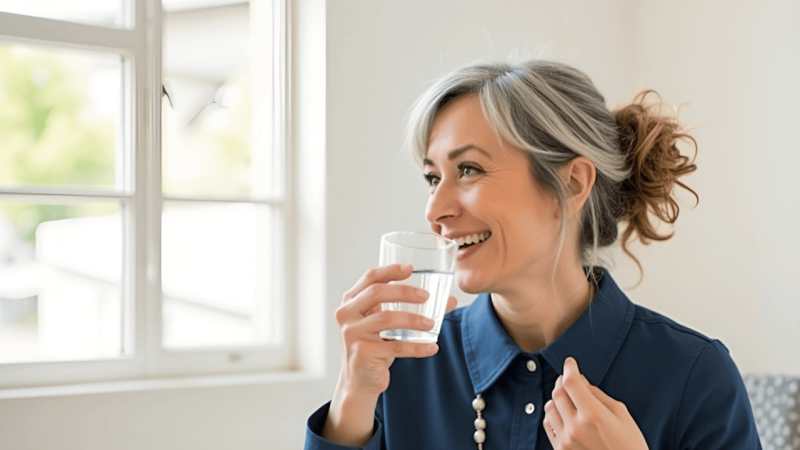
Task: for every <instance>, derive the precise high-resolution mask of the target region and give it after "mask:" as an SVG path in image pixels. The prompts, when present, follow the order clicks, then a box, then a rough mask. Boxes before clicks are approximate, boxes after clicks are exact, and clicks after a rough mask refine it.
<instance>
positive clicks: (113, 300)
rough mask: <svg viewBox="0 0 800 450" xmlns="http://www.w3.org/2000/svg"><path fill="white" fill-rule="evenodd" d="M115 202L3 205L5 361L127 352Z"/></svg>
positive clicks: (0, 273) (0, 278)
mask: <svg viewBox="0 0 800 450" xmlns="http://www.w3.org/2000/svg"><path fill="white" fill-rule="evenodd" d="M122 298H123V296H122V219H121V207H120V205H119V204H118V203H116V202H102V203H100V202H97V203H85V204H79V205H41V204H26V203H7V202H0V363H7V362H32V361H66V360H77V359H98V358H113V357H118V356H120V355H122V354H123V353H124V352H125V349H124V347H125V345H124V342H125V341H124V339H123V317H124V315H123V308H122V305H123V302H122Z"/></svg>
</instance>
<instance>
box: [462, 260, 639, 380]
mask: <svg viewBox="0 0 800 450" xmlns="http://www.w3.org/2000/svg"><path fill="white" fill-rule="evenodd" d="M599 275H600V281H599V283H598V287H599V290H598V293H597V296H595V299H594V301H592V303H591V304H590V305H589V308H587V309H586V311H584V312H583V314H582V315H581V316H580V317H579V318H578V320H577V321H576V322H575V323H574V324H573V325H572V326H571V327H570V328H569V329H567V331H565V332H564V334H562V335H561V336H560V337H559V338H558V339H556V340H555V341H553V342H552V343H551V344H550V345H548V346H547V347H545V348H543V349H542V350H541V351H539V354H540V355H541V356H542V357H544V358H545V360H547V362H548V364H550V365H551V366H552V367H553V368H554V369H555V370H556V371H557V372H558V373H559V374H561V373H562V371H563V370H564V360H565V359H566V358H567V357H569V356H572V357H573V358H575V360H576V361H577V362H578V367H579V368H580V370H581V373H583V374H584V375H585V376H586V378H587V379H588V380H589V382H590V383H592V384H593V385H595V386H597V385H599V384H600V382H601V381H602V379H603V377H604V376H605V374H606V372H607V371H608V368H609V366H610V365H611V362H612V361H613V360H614V358H615V356H616V354H617V352H618V351H619V348H620V347H621V346H622V342H623V341H624V340H625V336H627V334H628V330H629V329H630V325H631V322H632V320H633V310H634V307H633V304H632V303H631V302H630V300H628V298H627V297H626V296H625V294H624V293H623V292H622V290H620V288H619V286H617V283H616V282H615V281H614V279H613V278H611V276H610V275H609V273H608V271H606V270H605V269H602V271H601V273H600V274H599ZM461 328H462V335H463V336H464V356H465V358H466V362H467V368H468V369H469V376H470V378H471V380H472V385H473V387H474V389H475V394H477V393H479V392H484V391H485V390H486V389H487V388H489V386H491V385H492V384H493V383H494V382H495V380H497V378H498V377H499V376H500V375H501V374H502V373H503V372H504V371H505V370H506V368H507V367H508V365H509V363H511V361H512V360H513V359H514V358H515V357H516V356H517V355H519V354H520V353H523V351H522V349H520V348H519V346H518V345H517V344H516V343H515V342H514V341H513V340H512V339H511V337H509V335H508V333H506V331H505V329H504V328H503V325H502V324H501V323H500V320H499V319H498V317H497V313H496V312H495V310H494V306H493V305H492V301H491V296H490V295H489V294H481V295H479V296H478V298H476V299H475V301H474V302H473V303H472V304H471V305H469V306H468V307H467V308H466V310H465V311H464V316H463V320H462V323H461Z"/></svg>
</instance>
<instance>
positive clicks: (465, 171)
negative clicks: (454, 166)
mask: <svg viewBox="0 0 800 450" xmlns="http://www.w3.org/2000/svg"><path fill="white" fill-rule="evenodd" d="M458 169H459V172H460V173H461V176H462V177H467V176H470V175H475V174H477V173H480V172H481V170H480V169H478V168H477V167H473V166H466V165H460V166H458Z"/></svg>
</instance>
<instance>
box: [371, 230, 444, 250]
mask: <svg viewBox="0 0 800 450" xmlns="http://www.w3.org/2000/svg"><path fill="white" fill-rule="evenodd" d="M409 234H416V235H420V236H432V237H435V238H438V239H441V240H443V241H445V242H446V243H447V244H446V245H444V246H442V247H416V246H413V245H403V244H398V243H396V242H392V241H390V240H389V239H388V238H389V237H391V236H399V235H409ZM381 242H386V243H387V244H389V245H392V246H395V247H405V248H413V249H415V250H431V251H441V250H445V251H449V250H450V249H451V247H454V246H455V247H456V248H458V243H457V242H456V241H454V240H452V239H448V238H446V237H444V236H441V235H438V234H436V233H430V232H425V231H392V232H389V233H385V234H383V235H382V236H381Z"/></svg>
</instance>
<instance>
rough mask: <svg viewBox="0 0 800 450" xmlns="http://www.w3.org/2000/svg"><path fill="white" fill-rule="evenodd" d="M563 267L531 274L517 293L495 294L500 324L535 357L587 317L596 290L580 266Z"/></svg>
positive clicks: (568, 265) (515, 288)
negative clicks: (583, 317) (586, 311)
mask: <svg viewBox="0 0 800 450" xmlns="http://www.w3.org/2000/svg"><path fill="white" fill-rule="evenodd" d="M562 262H563V263H564V264H563V265H562V264H559V267H558V269H559V270H557V271H556V277H555V280H553V279H552V272H549V271H546V273H539V274H531V275H530V276H528V277H525V278H524V280H521V281H520V282H519V283H516V284H515V286H514V289H513V290H507V291H506V290H504V291H503V292H501V293H492V304H493V305H494V309H495V311H496V312H497V317H498V318H499V319H500V323H501V324H502V325H503V328H505V330H506V332H507V333H508V335H509V336H510V337H511V339H513V340H514V342H516V343H517V345H519V347H520V348H521V349H522V350H524V351H526V352H529V353H535V352H538V351H539V350H541V349H543V348H545V347H547V346H548V345H550V343H552V342H553V341H555V340H556V339H557V338H558V337H559V336H561V335H562V334H563V333H564V332H565V331H567V329H568V328H569V327H570V326H572V324H573V323H575V321H577V320H578V318H579V317H580V316H581V314H583V312H584V311H585V310H586V308H587V307H588V306H589V303H590V302H591V300H592V297H593V289H592V287H591V284H590V282H589V281H587V280H586V275H585V274H584V272H583V268H582V267H581V266H580V264H574V263H573V264H568V263H567V262H566V261H562Z"/></svg>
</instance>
